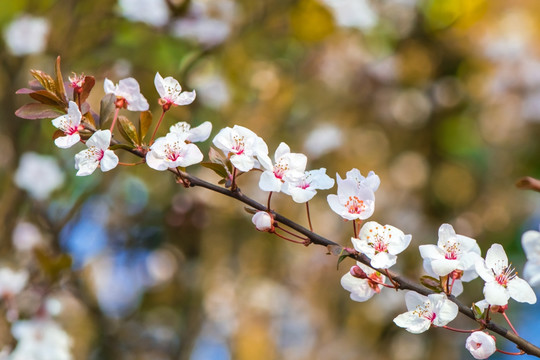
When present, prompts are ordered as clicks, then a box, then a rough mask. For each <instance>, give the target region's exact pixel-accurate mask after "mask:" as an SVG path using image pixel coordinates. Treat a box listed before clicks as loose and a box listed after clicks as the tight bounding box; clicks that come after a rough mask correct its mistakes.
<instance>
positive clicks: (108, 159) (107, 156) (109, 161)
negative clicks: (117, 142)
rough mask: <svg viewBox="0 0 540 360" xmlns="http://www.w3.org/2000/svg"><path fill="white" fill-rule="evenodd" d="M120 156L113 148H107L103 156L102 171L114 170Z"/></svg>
mask: <svg viewBox="0 0 540 360" xmlns="http://www.w3.org/2000/svg"><path fill="white" fill-rule="evenodd" d="M118 161H119V160H118V156H116V154H115V153H114V151H112V150H105V152H104V153H103V158H101V162H100V166H101V171H103V172H106V171H109V170H112V169H114V168H115V167H116V165H118Z"/></svg>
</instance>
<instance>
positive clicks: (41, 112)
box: [15, 103, 66, 120]
mask: <svg viewBox="0 0 540 360" xmlns="http://www.w3.org/2000/svg"><path fill="white" fill-rule="evenodd" d="M65 114H66V112H65V111H61V110H59V109H58V108H57V107H55V106H52V105H46V104H38V103H31V104H25V105H23V106H21V107H20V108H19V109H17V111H15V115H17V116H18V117H20V118H23V119H30V120H39V119H54V118H57V117H59V116H61V115H65Z"/></svg>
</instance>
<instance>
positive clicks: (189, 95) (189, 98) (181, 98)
mask: <svg viewBox="0 0 540 360" xmlns="http://www.w3.org/2000/svg"><path fill="white" fill-rule="evenodd" d="M196 97H197V94H196V93H195V90H193V91H184V92H182V93H181V94H180V95H178V96H177V97H176V99H175V100H174V103H175V104H176V105H179V106H183V105H189V104H191V103H192V102H193V101H195V98H196Z"/></svg>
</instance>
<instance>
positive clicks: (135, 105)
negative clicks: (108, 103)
mask: <svg viewBox="0 0 540 360" xmlns="http://www.w3.org/2000/svg"><path fill="white" fill-rule="evenodd" d="M103 88H104V90H105V93H106V94H114V95H115V96H116V97H117V98H121V99H124V100H125V101H126V103H127V109H128V110H130V111H146V110H148V108H149V105H148V101H147V100H146V98H145V97H144V96H143V95H142V94H141V88H140V87H139V83H138V82H137V80H135V79H134V78H132V77H129V78H126V79H122V80H120V81H119V82H118V84H117V85H115V84H114V83H113V82H112V81H111V80H109V79H105V82H104V83H103Z"/></svg>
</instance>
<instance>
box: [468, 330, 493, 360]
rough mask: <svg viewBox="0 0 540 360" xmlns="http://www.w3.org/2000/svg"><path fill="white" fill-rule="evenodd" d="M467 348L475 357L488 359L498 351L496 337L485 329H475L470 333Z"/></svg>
mask: <svg viewBox="0 0 540 360" xmlns="http://www.w3.org/2000/svg"><path fill="white" fill-rule="evenodd" d="M465 348H466V349H467V350H469V351H470V353H471V355H472V356H473V357H474V358H475V359H487V358H489V357H490V356H491V355H493V354H494V353H495V351H497V346H496V345H495V338H494V337H493V336H491V335H489V334H487V333H485V332H483V331H475V332H473V333H472V334H471V335H469V337H468V338H467V340H466V341H465Z"/></svg>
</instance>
